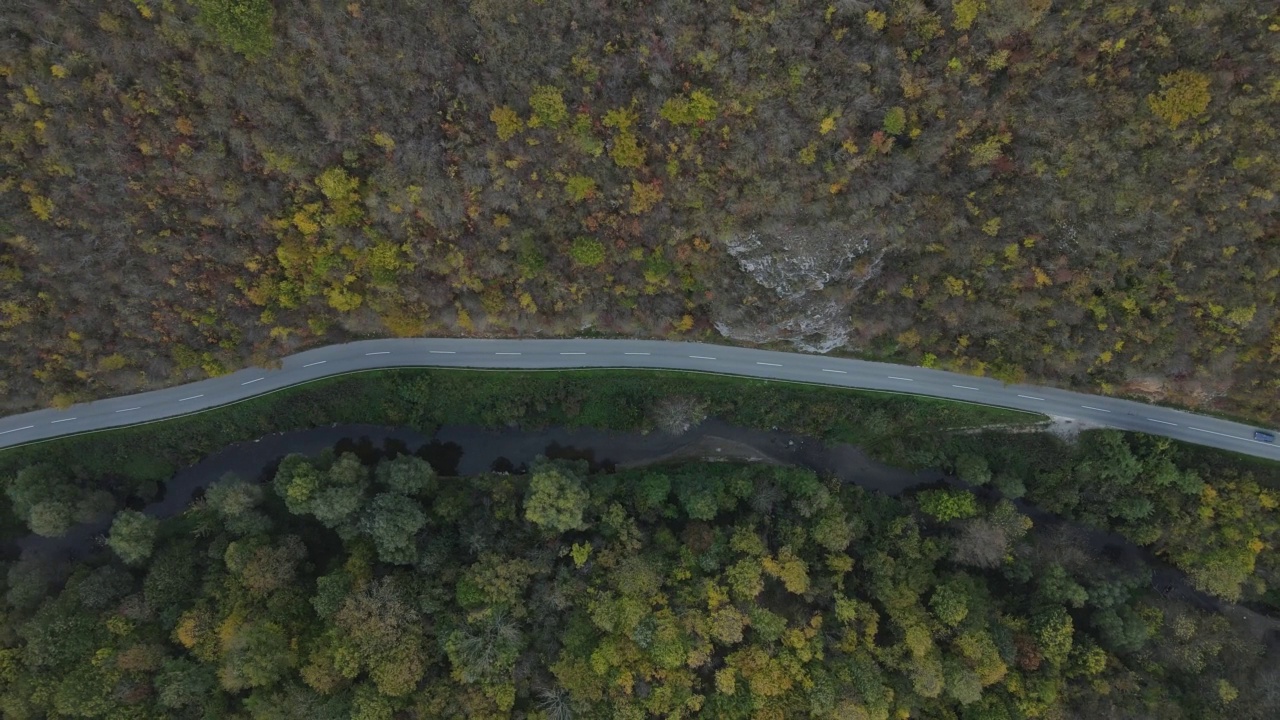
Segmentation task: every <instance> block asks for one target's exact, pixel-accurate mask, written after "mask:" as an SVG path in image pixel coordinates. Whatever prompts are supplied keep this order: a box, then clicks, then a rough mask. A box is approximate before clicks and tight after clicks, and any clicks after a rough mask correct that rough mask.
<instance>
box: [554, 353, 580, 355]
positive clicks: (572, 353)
mask: <svg viewBox="0 0 1280 720" xmlns="http://www.w3.org/2000/svg"><path fill="white" fill-rule="evenodd" d="M560 354H561V355H586V353H560Z"/></svg>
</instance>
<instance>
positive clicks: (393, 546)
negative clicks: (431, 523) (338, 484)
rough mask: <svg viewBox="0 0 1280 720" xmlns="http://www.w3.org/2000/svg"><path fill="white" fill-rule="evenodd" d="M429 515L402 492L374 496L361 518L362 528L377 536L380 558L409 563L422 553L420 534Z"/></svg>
mask: <svg viewBox="0 0 1280 720" xmlns="http://www.w3.org/2000/svg"><path fill="white" fill-rule="evenodd" d="M426 524H427V517H426V515H424V514H423V512H422V507H421V506H420V505H418V502H417V501H416V500H413V499H411V498H407V497H405V496H404V495H401V494H399V493H379V494H378V495H376V496H374V498H373V501H372V502H370V503H369V507H368V508H367V509H366V510H365V511H364V515H363V516H362V517H361V519H360V529H361V530H362V531H363V532H364V533H366V534H367V535H369V536H370V537H372V538H373V543H374V546H375V547H377V549H378V559H379V560H381V561H382V562H385V563H391V564H393V565H409V564H412V563H413V562H414V561H415V560H417V557H418V549H417V544H416V536H417V534H418V531H419V530H421V529H422V527H423V526H424V525H426Z"/></svg>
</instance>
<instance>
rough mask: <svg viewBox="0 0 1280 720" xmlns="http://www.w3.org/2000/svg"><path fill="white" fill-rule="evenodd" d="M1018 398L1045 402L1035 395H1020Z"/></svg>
mask: <svg viewBox="0 0 1280 720" xmlns="http://www.w3.org/2000/svg"><path fill="white" fill-rule="evenodd" d="M1018 397H1020V398H1026V399H1028V400H1039V401H1040V402H1044V398H1038V397H1036V396H1035V395H1019V396H1018Z"/></svg>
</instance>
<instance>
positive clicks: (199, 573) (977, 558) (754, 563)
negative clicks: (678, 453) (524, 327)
mask: <svg viewBox="0 0 1280 720" xmlns="http://www.w3.org/2000/svg"><path fill="white" fill-rule="evenodd" d="M107 546H108V547H107V548H104V549H99V550H96V551H93V552H89V553H88V554H87V555H85V556H84V557H82V558H80V559H77V560H75V561H68V562H48V561H42V560H41V559H40V558H36V557H32V558H24V559H22V560H19V561H18V562H16V563H12V564H10V565H9V568H8V573H7V575H6V577H5V579H4V580H3V585H2V586H3V590H4V595H3V604H4V613H3V615H2V616H0V638H3V640H0V713H2V714H3V715H4V717H6V718H13V719H14V720H28V719H30V720H35V719H36V718H40V717H54V716H56V717H105V718H135V717H167V718H178V719H185V718H191V719H195V718H203V717H237V718H254V719H257V718H262V719H266V718H273V719H275V718H281V719H283V718H299V719H302V718H305V719H306V720H326V719H330V718H332V719H334V720H337V719H339V718H342V719H344V720H345V719H346V718H356V719H358V720H392V718H402V719H406V720H407V719H412V718H424V719H425V718H467V719H468V720H474V719H476V718H505V717H522V718H529V719H531V720H533V719H535V718H536V719H538V720H551V719H553V718H554V719H557V720H559V719H564V718H571V717H584V718H585V717H622V718H637V719H639V718H647V717H665V718H692V717H714V718H720V719H725V720H733V719H734V718H741V719H743V720H746V719H747V718H752V719H756V718H778V719H779V720H781V719H782V718H798V717H815V718H833V719H834V718H840V719H846V718H866V719H876V720H888V719H889V718H914V717H920V718H963V719H964V720H971V719H972V720H979V719H982V720H987V719H1000V720H1004V719H1008V720H1020V719H1022V718H1048V717H1088V718H1099V719H1104V718H1126V717H1159V718H1163V719H1165V720H1180V719H1183V718H1185V719H1187V720H1191V719H1193V718H1194V719H1196V720H1202V719H1215V718H1231V719H1232V720H1250V719H1254V718H1257V719H1259V720H1261V719H1262V718H1269V717H1275V715H1276V713H1277V712H1280V703H1278V701H1280V697H1278V696H1277V694H1276V693H1275V692H1274V690H1273V689H1274V687H1275V686H1276V684H1277V682H1278V681H1280V670H1278V669H1277V668H1280V665H1277V664H1276V663H1275V662H1274V658H1270V657H1269V656H1267V655H1264V646H1263V645H1262V643H1261V642H1260V640H1259V639H1258V638H1257V637H1256V636H1255V635H1253V634H1251V633H1250V632H1249V631H1248V630H1247V629H1246V628H1244V627H1242V626H1240V625H1237V624H1233V623H1232V622H1230V621H1229V620H1228V619H1227V618H1226V617H1224V616H1222V615H1216V614H1213V613H1208V612H1204V611H1202V610H1199V609H1197V608H1196V607H1193V606H1190V605H1187V604H1184V603H1180V602H1177V601H1174V600H1171V599H1167V598H1163V597H1160V596H1159V595H1157V594H1155V593H1153V592H1152V591H1151V589H1150V586H1149V583H1148V579H1147V571H1145V570H1144V569H1143V568H1141V567H1131V566H1129V567H1122V566H1120V565H1117V564H1114V563H1112V562H1110V561H1108V560H1106V559H1105V558H1104V557H1100V556H1096V555H1092V554H1090V553H1088V552H1086V551H1085V550H1084V549H1082V548H1079V547H1072V546H1071V544H1070V543H1069V542H1067V543H1065V544H1064V542H1063V538H1062V537H1061V536H1059V535H1056V534H1054V533H1052V532H1043V531H1041V530H1039V529H1037V528H1034V527H1033V526H1032V523H1031V522H1030V521H1029V520H1028V519H1027V518H1026V517H1024V516H1023V515H1021V514H1020V513H1019V512H1018V511H1017V510H1016V509H1015V508H1014V507H1013V505H1012V504H1010V503H1009V502H1007V501H1000V502H986V501H982V500H979V499H977V498H976V497H974V496H973V495H970V494H968V493H965V492H962V491H945V490H944V491H926V492H923V493H920V494H919V495H917V496H916V497H915V498H911V499H906V500H897V499H891V498H886V497H883V496H878V495H874V494H870V493H867V492H865V491H863V490H861V489H859V488H857V487H856V486H851V485H844V486H838V485H832V484H828V483H824V482H823V481H822V480H821V479H820V478H818V477H816V476H814V475H813V474H812V473H809V472H807V471H803V470H796V469H788V468H779V467H773V466H763V465H757V466H739V465H730V464H724V463H718V464H710V465H703V464H685V465H679V466H670V467H654V468H649V469H645V470H638V471H625V472H620V473H617V474H614V475H597V476H594V477H587V476H586V475H585V467H584V466H583V465H577V464H574V463H570V462H564V461H559V462H547V461H541V462H538V463H535V464H534V466H533V467H532V469H531V472H530V473H529V475H527V476H511V475H505V476H496V475H495V476H481V477H471V478H440V477H437V476H436V475H435V473H434V472H433V471H432V469H431V467H430V466H429V465H428V464H427V463H426V462H424V461H422V460H420V459H418V458H416V457H413V456H407V455H401V456H398V457H391V458H385V459H382V460H381V461H379V462H378V463H377V464H376V466H366V465H362V464H361V461H360V460H359V459H357V458H356V457H355V456H354V455H341V456H334V454H333V453H326V454H323V455H321V456H319V457H314V458H311V457H302V456H290V457H288V458H286V459H285V460H284V462H282V463H281V465H280V467H279V470H278V472H277V474H276V475H275V477H274V479H273V481H271V482H270V483H268V484H267V485H266V486H260V485H256V484H250V483H246V482H244V481H243V480H241V479H239V478H236V477H234V476H228V477H225V478H223V479H222V480H220V481H219V482H217V483H216V484H215V485H213V486H212V487H210V488H209V490H208V492H207V493H206V495H205V497H204V499H203V501H201V502H199V503H197V504H196V505H195V506H193V507H192V508H191V509H190V510H188V511H187V512H185V513H183V514H182V515H180V516H176V517H173V518H169V519H163V520H158V519H155V518H149V517H146V516H142V515H140V514H138V513H135V512H133V511H129V510H126V511H122V512H121V513H120V514H119V515H118V516H117V517H116V520H115V522H114V524H113V525H112V528H111V530H110V533H109V538H108V541H107Z"/></svg>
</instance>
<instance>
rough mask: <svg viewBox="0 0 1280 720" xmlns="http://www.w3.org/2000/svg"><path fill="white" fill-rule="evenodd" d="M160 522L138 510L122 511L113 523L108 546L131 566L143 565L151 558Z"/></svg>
mask: <svg viewBox="0 0 1280 720" xmlns="http://www.w3.org/2000/svg"><path fill="white" fill-rule="evenodd" d="M159 527H160V521H159V520H157V519H156V518H153V517H150V516H147V515H143V514H142V513H140V512H138V511H137V510H121V511H120V512H119V513H117V514H116V518H115V520H114V521H113V522H112V523H111V532H110V534H109V535H108V536H107V546H108V547H110V548H111V549H112V550H114V551H115V552H116V555H119V556H120V559H121V560H124V561H125V562H126V563H128V564H130V565H141V564H142V563H143V562H146V560H147V558H149V557H151V551H152V549H153V548H154V546H155V542H156V533H157V531H158V529H159Z"/></svg>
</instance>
